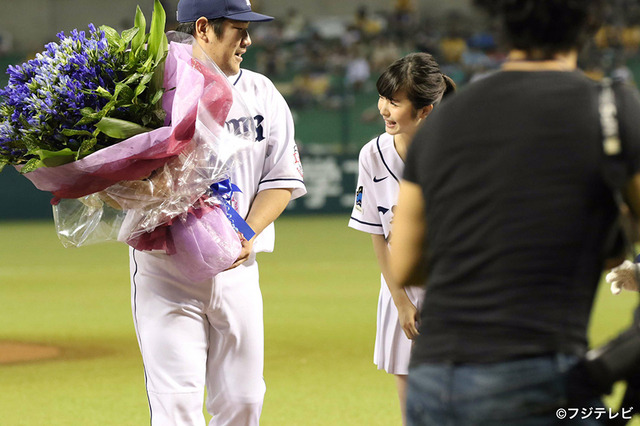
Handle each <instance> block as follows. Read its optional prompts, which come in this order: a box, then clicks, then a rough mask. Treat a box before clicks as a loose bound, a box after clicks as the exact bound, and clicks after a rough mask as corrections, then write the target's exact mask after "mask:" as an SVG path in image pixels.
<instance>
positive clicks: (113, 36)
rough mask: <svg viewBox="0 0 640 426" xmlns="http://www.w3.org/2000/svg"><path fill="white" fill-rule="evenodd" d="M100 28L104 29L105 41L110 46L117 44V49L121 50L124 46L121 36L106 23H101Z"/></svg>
mask: <svg viewBox="0 0 640 426" xmlns="http://www.w3.org/2000/svg"><path fill="white" fill-rule="evenodd" d="M100 30H102V31H104V34H105V36H106V37H107V41H108V42H109V44H110V45H112V46H117V47H118V49H117V51H123V50H124V48H125V45H124V43H123V42H122V38H120V34H118V32H117V31H116V30H114V29H113V28H111V27H109V26H108V25H102V26H101V27H100Z"/></svg>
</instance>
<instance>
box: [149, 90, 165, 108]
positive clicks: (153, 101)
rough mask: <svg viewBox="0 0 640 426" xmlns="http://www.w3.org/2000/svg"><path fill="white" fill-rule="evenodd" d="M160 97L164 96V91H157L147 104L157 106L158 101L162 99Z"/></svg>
mask: <svg viewBox="0 0 640 426" xmlns="http://www.w3.org/2000/svg"><path fill="white" fill-rule="evenodd" d="M162 95H164V90H157V91H156V93H155V94H154V95H153V97H152V98H151V101H150V102H149V103H150V104H151V105H155V104H157V103H158V102H159V101H160V99H162Z"/></svg>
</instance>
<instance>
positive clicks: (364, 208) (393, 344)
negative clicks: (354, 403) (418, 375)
mask: <svg viewBox="0 0 640 426" xmlns="http://www.w3.org/2000/svg"><path fill="white" fill-rule="evenodd" d="M358 168H359V170H358V184H357V189H356V199H355V203H354V206H353V211H352V212H351V219H350V220H349V226H350V227H351V228H354V229H357V230H359V231H363V232H367V233H369V234H378V235H384V237H385V239H386V240H387V241H389V240H390V236H391V224H392V222H393V215H394V210H395V206H396V203H397V202H398V192H399V190H400V179H401V178H402V171H403V170H404V162H403V161H402V158H400V155H399V154H398V151H396V148H395V146H394V143H393V136H392V135H390V134H388V133H383V134H382V135H380V136H378V137H377V138H375V139H373V140H371V141H370V142H369V143H367V144H366V145H365V146H364V147H362V149H361V150H360V157H359V159H358ZM406 293H407V296H408V297H409V300H411V303H413V304H414V306H416V307H417V308H418V309H420V306H421V304H422V298H423V296H424V290H423V289H421V288H418V287H408V288H407V289H406ZM410 355H411V340H409V339H408V338H407V337H406V335H405V334H404V331H403V330H402V327H401V326H400V323H399V322H398V310H397V308H396V306H395V304H394V302H393V298H392V297H391V292H390V291H389V287H388V286H387V283H386V281H385V279H384V276H382V274H380V295H379V297H378V314H377V324H376V341H375V347H374V355H373V362H374V363H375V364H376V365H377V366H378V369H381V370H385V371H386V372H387V373H390V374H399V375H406V374H408V373H409V358H410Z"/></svg>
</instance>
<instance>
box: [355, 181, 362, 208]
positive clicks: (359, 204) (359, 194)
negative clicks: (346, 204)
mask: <svg viewBox="0 0 640 426" xmlns="http://www.w3.org/2000/svg"><path fill="white" fill-rule="evenodd" d="M362 193H363V187H362V186H359V187H358V190H357V191H356V210H357V211H359V212H360V213H362Z"/></svg>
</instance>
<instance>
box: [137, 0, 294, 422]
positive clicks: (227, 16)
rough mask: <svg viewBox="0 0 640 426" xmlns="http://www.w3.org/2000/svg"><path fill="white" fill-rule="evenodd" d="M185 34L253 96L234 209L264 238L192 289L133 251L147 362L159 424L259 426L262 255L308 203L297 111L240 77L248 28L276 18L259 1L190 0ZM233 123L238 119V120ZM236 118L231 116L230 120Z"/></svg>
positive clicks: (165, 264)
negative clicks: (289, 208)
mask: <svg viewBox="0 0 640 426" xmlns="http://www.w3.org/2000/svg"><path fill="white" fill-rule="evenodd" d="M177 18H178V21H179V23H180V25H179V27H178V28H177V31H181V32H186V33H188V34H191V35H193V36H194V37H195V39H196V41H197V43H198V44H199V45H200V46H201V47H202V49H203V50H204V51H205V52H206V53H207V54H208V56H209V57H210V58H211V59H213V61H214V62H215V63H216V64H217V65H218V67H219V68H220V69H221V70H222V71H223V72H224V73H225V74H226V75H227V76H228V79H229V82H230V83H231V84H233V85H234V86H235V88H236V89H238V90H239V91H240V93H241V94H242V95H243V100H244V102H245V103H246V105H247V107H248V109H249V111H250V114H251V116H250V117H236V116H233V117H232V116H229V117H227V126H228V127H229V128H230V130H232V131H233V127H234V126H238V125H242V123H243V122H246V120H253V121H254V123H255V127H256V140H255V143H254V144H253V146H252V148H251V149H250V151H249V152H248V153H243V157H242V158H241V159H240V160H239V164H240V168H239V169H237V170H233V171H232V176H231V181H232V182H233V184H234V185H236V186H237V187H238V188H239V190H240V191H234V192H233V194H232V202H231V204H232V205H233V206H234V207H235V208H236V210H237V211H238V212H239V213H240V215H241V216H242V217H244V218H246V221H247V223H248V224H249V225H250V226H251V228H252V229H253V230H254V231H255V232H256V234H257V236H256V237H254V238H252V239H251V240H249V241H242V252H241V254H240V256H239V257H238V259H237V261H236V262H235V263H234V265H233V266H232V267H231V268H230V269H229V270H227V271H224V272H221V273H220V274H218V275H216V276H215V277H214V278H212V279H210V280H206V281H204V282H190V281H189V280H188V279H187V278H186V277H185V276H184V275H182V274H181V273H180V272H179V271H178V270H177V269H176V268H175V267H174V266H172V262H170V261H169V260H168V258H167V255H166V254H163V253H160V252H143V251H137V250H134V249H131V250H130V266H131V284H132V286H131V296H132V310H133V318H134V323H135V328H136V333H137V336H138V342H139V345H140V351H141V354H142V359H143V362H144V371H145V380H146V388H147V394H148V399H149V407H150V414H151V424H152V425H156V426H157V425H163V426H164V425H204V424H205V420H204V416H203V410H202V405H203V399H204V395H205V387H206V390H207V397H206V409H207V411H208V412H209V413H210V414H211V415H212V416H213V417H212V419H211V422H210V423H209V425H233V426H243V425H258V424H259V418H260V412H261V409H262V403H263V399H264V393H265V389H266V387H265V383H264V379H263V362H264V349H263V345H264V342H263V341H264V337H263V335H264V333H263V317H262V295H261V292H260V287H259V282H258V264H257V262H256V253H257V252H261V251H267V252H268V251H273V246H274V237H275V233H274V228H273V221H274V220H275V219H276V218H277V217H278V216H279V215H280V214H281V212H282V211H283V210H284V208H285V207H286V205H287V203H288V202H289V200H290V199H294V198H297V197H300V196H302V195H303V194H305V192H306V190H305V186H304V183H303V177H302V168H301V164H300V160H299V156H298V152H297V148H296V144H295V142H294V128H293V120H292V117H291V113H290V111H289V108H288V106H287V104H286V102H285V100H284V98H283V97H282V96H281V95H280V93H279V92H278V91H277V90H276V88H275V87H274V85H273V83H272V82H271V81H270V80H268V79H267V78H266V77H264V76H262V75H260V74H257V73H254V72H251V71H248V70H244V69H241V68H240V64H241V62H242V55H243V54H244V53H245V52H246V50H247V48H248V47H249V45H250V44H251V38H250V37H249V33H248V26H249V23H250V22H253V21H270V20H272V19H273V18H272V17H270V16H266V15H261V14H258V13H255V12H253V11H252V10H251V4H250V2H249V0H180V2H179V3H178V14H177ZM232 114H233V112H232ZM230 115H231V114H230Z"/></svg>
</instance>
